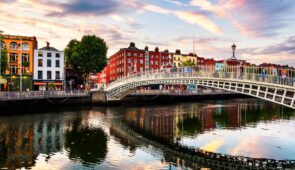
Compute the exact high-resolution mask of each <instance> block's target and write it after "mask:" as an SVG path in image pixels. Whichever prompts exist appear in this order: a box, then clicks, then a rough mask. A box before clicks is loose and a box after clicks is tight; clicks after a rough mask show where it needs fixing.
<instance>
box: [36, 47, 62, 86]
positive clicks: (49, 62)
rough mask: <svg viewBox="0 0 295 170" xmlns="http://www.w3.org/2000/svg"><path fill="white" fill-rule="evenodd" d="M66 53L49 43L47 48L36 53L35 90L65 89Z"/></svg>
mask: <svg viewBox="0 0 295 170" xmlns="http://www.w3.org/2000/svg"><path fill="white" fill-rule="evenodd" d="M64 63H65V59H64V52H63V51H59V50H57V49H55V48H53V47H50V44H49V43H48V42H47V46H45V47H43V48H40V49H38V50H35V51H34V77H33V86H34V87H33V88H34V90H50V89H55V90H56V89H57V90H61V89H63V84H64V77H65V76H64Z"/></svg>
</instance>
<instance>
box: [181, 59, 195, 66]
mask: <svg viewBox="0 0 295 170" xmlns="http://www.w3.org/2000/svg"><path fill="white" fill-rule="evenodd" d="M195 65H196V64H195V63H194V62H192V61H191V60H187V61H185V62H183V63H182V66H183V67H191V66H195Z"/></svg>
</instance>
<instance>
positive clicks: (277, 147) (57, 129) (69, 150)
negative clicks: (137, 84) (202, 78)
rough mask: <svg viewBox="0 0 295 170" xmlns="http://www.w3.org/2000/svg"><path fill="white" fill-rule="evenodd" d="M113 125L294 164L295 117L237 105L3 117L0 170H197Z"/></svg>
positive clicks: (254, 102)
mask: <svg viewBox="0 0 295 170" xmlns="http://www.w3.org/2000/svg"><path fill="white" fill-rule="evenodd" d="M118 122H124V123H125V124H126V125H130V126H128V127H130V128H131V127H132V128H134V129H133V130H143V131H145V132H146V133H148V134H150V135H152V136H156V137H160V138H162V139H163V140H167V141H172V142H176V143H177V142H178V143H180V144H181V145H184V146H191V147H197V148H201V149H203V150H206V151H211V152H217V153H224V154H229V155H235V156H247V157H253V158H268V159H279V160H282V159H289V160H295V111H293V110H290V109H288V108H284V107H281V106H279V105H276V104H272V103H268V102H264V101H261V100H258V99H234V100H216V101H202V102H189V103H176V104H175V103H174V104H171V105H141V106H126V105H125V106H118V107H91V108H79V109H73V108H69V109H63V110H60V109H59V110H56V111H50V112H46V113H34V114H29V113H26V114H22V115H10V116H0V169H21V168H23V169H38V170H39V169H44V170H48V169H63V170H65V169H118V170H119V169H120V170H121V169H191V168H194V167H193V166H190V165H189V164H186V163H184V161H183V160H182V159H181V158H177V157H175V155H173V154H172V153H169V152H166V151H165V150H164V149H162V148H160V147H158V146H155V145H153V144H152V143H147V142H143V141H142V140H140V138H141V137H134V136H132V135H130V134H129V133H128V131H126V129H124V128H122V127H121V125H120V123H118ZM199 166H200V167H204V168H206V166H202V165H199Z"/></svg>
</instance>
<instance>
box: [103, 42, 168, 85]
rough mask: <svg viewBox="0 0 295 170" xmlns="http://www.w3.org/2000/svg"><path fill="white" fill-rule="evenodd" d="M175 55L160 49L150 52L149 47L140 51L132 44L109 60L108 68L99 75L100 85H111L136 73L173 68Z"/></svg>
mask: <svg viewBox="0 0 295 170" xmlns="http://www.w3.org/2000/svg"><path fill="white" fill-rule="evenodd" d="M172 63H173V54H172V53H169V51H168V50H165V51H160V50H159V48H158V47H156V48H155V50H154V51H149V49H148V47H145V49H139V48H137V47H136V46H135V43H133V42H131V43H130V46H129V47H127V48H122V49H120V50H119V51H118V52H116V53H115V54H114V55H112V56H111V57H110V58H109V64H108V66H107V67H106V68H105V69H104V71H102V72H101V73H98V83H99V84H101V83H109V82H112V81H115V80H117V79H119V78H122V77H125V76H128V75H130V74H134V73H144V72H149V71H155V70H161V69H165V68H170V67H173V64H172Z"/></svg>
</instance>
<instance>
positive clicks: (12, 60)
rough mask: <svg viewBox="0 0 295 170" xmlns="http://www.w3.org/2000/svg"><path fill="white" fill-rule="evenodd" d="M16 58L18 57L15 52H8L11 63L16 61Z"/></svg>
mask: <svg viewBox="0 0 295 170" xmlns="http://www.w3.org/2000/svg"><path fill="white" fill-rule="evenodd" d="M17 58H18V56H17V53H10V62H11V63H15V62H17Z"/></svg>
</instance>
